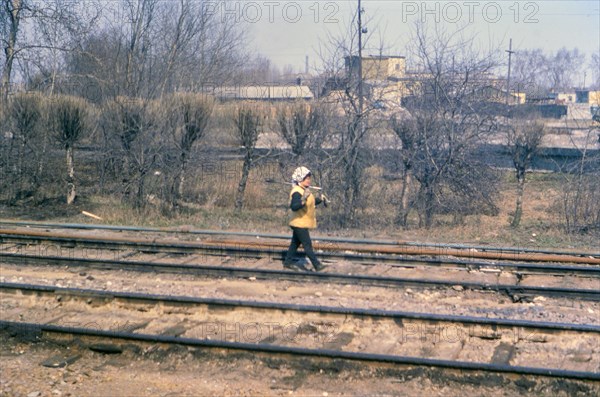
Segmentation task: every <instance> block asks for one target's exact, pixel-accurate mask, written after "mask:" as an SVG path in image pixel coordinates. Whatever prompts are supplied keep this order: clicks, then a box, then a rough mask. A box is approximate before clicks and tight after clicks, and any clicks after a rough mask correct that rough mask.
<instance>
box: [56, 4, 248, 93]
mask: <svg viewBox="0 0 600 397" xmlns="http://www.w3.org/2000/svg"><path fill="white" fill-rule="evenodd" d="M213 5H214V4H213ZM110 7H112V13H113V15H114V16H115V17H114V18H113V19H112V20H110V21H107V22H106V23H105V26H104V28H103V29H102V30H99V29H97V30H96V31H95V32H94V34H92V35H89V36H88V37H87V38H86V40H85V41H84V42H83V43H82V48H81V51H80V52H78V53H74V54H72V56H71V57H70V58H69V59H68V62H67V64H68V69H69V73H70V78H71V79H73V80H75V81H78V82H80V83H79V85H80V86H82V87H94V89H93V90H91V91H92V93H94V94H97V93H99V95H100V96H101V97H109V98H110V97H113V98H114V97H115V96H120V95H121V96H123V95H125V96H137V97H143V98H147V99H151V98H157V97H160V96H161V95H163V94H168V93H171V92H174V91H201V90H203V89H206V90H210V89H211V86H212V85H215V84H223V83H224V82H226V81H232V80H234V79H235V77H236V76H237V75H239V71H240V69H241V68H242V65H243V64H244V57H243V55H244V52H243V48H244V44H245V36H244V35H243V30H242V29H241V25H240V24H237V23H235V21H234V20H233V19H231V18H220V17H219V15H218V14H217V13H214V12H211V11H210V5H209V6H207V4H206V3H204V2H198V1H195V0H177V1H160V0H126V1H121V2H115V3H112V4H111V6H110ZM82 94H83V95H85V94H86V93H82ZM101 99H102V98H101Z"/></svg>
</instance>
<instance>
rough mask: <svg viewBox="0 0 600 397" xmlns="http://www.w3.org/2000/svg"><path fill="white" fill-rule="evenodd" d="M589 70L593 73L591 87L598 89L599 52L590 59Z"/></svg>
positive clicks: (599, 87)
mask: <svg viewBox="0 0 600 397" xmlns="http://www.w3.org/2000/svg"><path fill="white" fill-rule="evenodd" d="M590 69H591V70H592V73H593V74H592V84H591V87H593V88H596V89H600V51H598V52H596V53H593V54H592V57H591V59H590Z"/></svg>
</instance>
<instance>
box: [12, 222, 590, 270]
mask: <svg viewBox="0 0 600 397" xmlns="http://www.w3.org/2000/svg"><path fill="white" fill-rule="evenodd" d="M0 225H4V226H14V227H26V228H43V229H49V228H50V229H71V230H72V229H75V230H107V231H116V232H136V233H152V234H157V233H158V234H171V235H173V234H176V235H193V236H197V235H202V236H221V237H227V238H231V237H233V238H241V237H250V238H252V239H263V241H264V240H269V239H270V240H289V238H290V236H289V235H284V234H265V233H251V232H226V231H219V230H203V229H201V230H198V229H192V228H189V227H180V228H175V229H174V228H144V227H135V226H110V225H94V224H72V223H68V224H60V223H58V224H57V223H41V222H21V221H10V220H4V221H0ZM0 231H1V230H0ZM314 240H315V242H317V246H318V243H319V242H321V246H322V248H324V249H327V248H338V249H346V250H358V251H360V252H363V253H369V252H373V251H375V252H377V253H378V254H380V255H381V254H382V253H391V254H396V255H397V254H405V255H430V256H440V255H450V256H456V257H467V258H470V259H477V258H481V259H498V260H512V261H540V262H553V261H554V262H573V263H594V264H600V252H598V251H596V252H574V251H560V250H540V249H531V248H524V247H494V246H487V245H465V244H435V243H420V242H410V241H397V240H376V239H352V238H335V237H319V236H316V237H314ZM221 242H222V243H228V242H227V241H223V240H221ZM229 242H230V243H236V244H250V245H256V244H255V243H249V242H248V241H247V240H246V241H243V240H237V241H236V240H233V241H232V240H229ZM259 245H260V244H259ZM285 245H286V243H284V244H283V246H285ZM276 246H280V244H276ZM369 246H371V248H366V247H369ZM373 246H375V247H378V248H375V249H373V248H372V247H373Z"/></svg>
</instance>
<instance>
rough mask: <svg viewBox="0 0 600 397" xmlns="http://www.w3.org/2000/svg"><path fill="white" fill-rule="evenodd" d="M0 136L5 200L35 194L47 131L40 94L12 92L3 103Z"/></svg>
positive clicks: (39, 178) (43, 100)
mask: <svg viewBox="0 0 600 397" xmlns="http://www.w3.org/2000/svg"><path fill="white" fill-rule="evenodd" d="M1 115H2V121H1V127H2V129H1V133H2V136H1V137H0V139H2V140H4V141H5V142H6V145H4V144H3V145H2V146H3V156H2V161H1V162H0V168H1V169H2V173H3V174H4V175H5V177H3V178H2V185H3V189H2V190H3V191H5V192H8V194H6V195H5V197H6V198H7V199H8V202H9V203H12V204H14V203H15V201H16V200H19V199H22V198H24V197H26V196H31V195H33V194H35V193H36V192H37V191H38V189H39V187H40V185H41V184H42V181H41V177H42V173H43V167H44V160H43V159H44V153H45V151H46V149H47V146H48V134H47V132H46V129H45V128H44V125H45V120H46V117H47V112H46V101H45V99H44V97H43V96H42V95H41V94H37V93H27V94H25V93H20V94H15V95H13V96H12V97H11V98H10V99H9V100H8V102H7V106H6V107H3V110H2V113H1Z"/></svg>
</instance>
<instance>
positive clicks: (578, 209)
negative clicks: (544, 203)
mask: <svg viewBox="0 0 600 397" xmlns="http://www.w3.org/2000/svg"><path fill="white" fill-rule="evenodd" d="M593 133H596V134H597V133H598V128H590V129H589V130H588V134H590V135H591V134H593ZM580 150H581V160H580V162H579V164H578V167H577V169H576V170H574V172H571V173H568V172H566V173H563V175H564V177H565V181H564V184H563V191H562V195H561V197H560V200H559V202H558V203H557V204H558V206H559V208H560V213H561V217H562V220H563V222H564V223H563V225H564V228H565V230H566V231H567V232H568V233H590V234H593V235H598V236H600V155H599V154H598V153H597V151H596V152H590V151H589V150H587V147H584V148H581V149H580Z"/></svg>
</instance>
